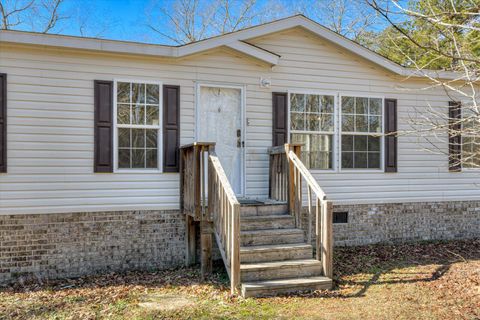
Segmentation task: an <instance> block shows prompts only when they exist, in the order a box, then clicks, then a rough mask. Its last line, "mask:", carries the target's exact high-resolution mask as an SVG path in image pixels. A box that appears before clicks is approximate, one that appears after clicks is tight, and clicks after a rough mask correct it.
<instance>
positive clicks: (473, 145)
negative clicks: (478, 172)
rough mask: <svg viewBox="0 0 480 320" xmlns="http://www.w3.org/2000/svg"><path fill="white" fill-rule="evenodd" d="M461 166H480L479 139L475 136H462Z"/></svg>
mask: <svg viewBox="0 0 480 320" xmlns="http://www.w3.org/2000/svg"><path fill="white" fill-rule="evenodd" d="M462 161H463V163H462V166H463V167H464V168H479V167H480V140H479V139H478V138H475V137H462Z"/></svg>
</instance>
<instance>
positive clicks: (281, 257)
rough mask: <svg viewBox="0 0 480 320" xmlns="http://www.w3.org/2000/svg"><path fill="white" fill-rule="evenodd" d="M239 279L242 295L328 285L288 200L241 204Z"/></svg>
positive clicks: (283, 291)
mask: <svg viewBox="0 0 480 320" xmlns="http://www.w3.org/2000/svg"><path fill="white" fill-rule="evenodd" d="M240 219H241V223H240V226H241V231H240V281H241V293H242V296H244V297H258V296H270V295H277V294H285V293H292V292H297V291H307V290H308V291H311V290H319V289H330V288H331V287H332V280H331V279H330V278H327V277H325V276H323V275H322V274H323V273H322V264H321V262H320V261H318V260H316V259H313V248H312V245H311V244H309V243H307V242H306V239H305V235H304V231H303V230H302V229H299V228H296V227H295V219H294V217H293V216H291V215H290V214H289V212H288V206H287V204H282V203H278V204H274V203H267V204H254V205H242V204H241V207H240Z"/></svg>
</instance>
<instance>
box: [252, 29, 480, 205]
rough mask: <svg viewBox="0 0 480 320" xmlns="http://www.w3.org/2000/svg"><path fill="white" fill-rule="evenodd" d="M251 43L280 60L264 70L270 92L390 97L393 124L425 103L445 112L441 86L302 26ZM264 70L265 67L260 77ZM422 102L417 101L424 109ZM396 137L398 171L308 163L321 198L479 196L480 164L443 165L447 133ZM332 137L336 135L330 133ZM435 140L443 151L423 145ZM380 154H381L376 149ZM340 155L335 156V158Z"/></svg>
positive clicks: (402, 125)
mask: <svg viewBox="0 0 480 320" xmlns="http://www.w3.org/2000/svg"><path fill="white" fill-rule="evenodd" d="M249 42H250V43H252V44H254V45H256V46H259V47H262V48H265V49H267V50H269V51H272V52H275V53H277V54H279V55H280V56H281V59H280V62H279V64H278V65H277V66H275V67H273V71H272V73H271V74H270V80H271V83H272V88H271V89H272V91H274V92H282V91H283V92H287V91H290V92H337V93H338V94H339V95H340V94H341V95H345V96H364V97H368V96H371V97H385V98H392V99H397V103H398V106H397V108H398V127H399V130H403V131H411V130H412V129H413V128H412V126H411V125H410V123H409V119H410V117H412V116H414V115H417V116H418V112H421V111H422V110H425V112H427V109H428V108H432V109H433V110H436V111H440V112H445V114H447V112H448V108H447V107H446V106H447V105H448V101H450V100H451V98H449V97H447V96H446V95H445V92H444V91H443V90H442V89H441V88H438V89H431V90H424V88H425V87H427V86H428V83H427V82H425V81H421V80H416V79H414V78H410V79H409V80H405V79H404V78H402V77H397V76H393V75H392V74H391V73H390V72H389V71H387V70H384V69H382V68H381V67H378V66H376V65H374V64H372V63H370V62H368V61H366V60H364V59H362V58H360V57H358V56H356V55H354V54H352V53H349V52H346V51H345V50H343V49H342V48H340V47H338V46H336V45H334V44H332V43H330V42H328V41H325V40H323V39H319V38H318V37H317V36H315V35H314V34H311V33H309V32H307V31H303V30H301V29H293V30H288V31H285V32H281V33H277V34H272V35H267V36H263V37H259V38H257V39H253V40H250V41H249ZM266 76H267V75H265V77H266ZM423 108H424V109H423ZM428 138H429V140H430V141H432V142H433V143H434V144H435V146H434V147H433V148H432V146H431V145H430V143H429V142H427V140H426V137H419V136H418V135H414V134H410V135H405V134H403V135H401V136H399V137H398V172H397V173H384V172H382V171H380V170H374V172H372V170H341V171H336V172H335V171H334V172H330V171H320V170H312V173H313V175H314V176H315V178H316V179H317V181H318V183H319V185H320V186H321V187H322V188H323V189H324V190H325V191H326V193H327V195H328V198H329V199H332V200H333V201H335V203H345V204H347V203H351V204H355V203H385V202H393V203H395V202H412V201H414V202H421V201H462V200H478V199H480V188H479V187H478V183H477V181H478V179H480V172H479V171H468V172H467V171H465V172H461V173H450V172H449V171H448V155H447V154H446V153H447V152H448V145H447V143H446V141H447V137H446V136H440V139H441V140H443V141H444V142H440V141H438V139H436V138H435V137H433V136H429V137H428ZM334 143H339V141H334ZM436 147H438V148H440V149H441V150H445V153H432V152H429V151H427V150H425V149H430V150H432V149H435V148H436ZM382 158H383V154H382ZM339 161H340V159H337V166H338V165H339V163H338V162H339Z"/></svg>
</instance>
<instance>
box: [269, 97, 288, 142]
mask: <svg viewBox="0 0 480 320" xmlns="http://www.w3.org/2000/svg"><path fill="white" fill-rule="evenodd" d="M287 99H288V94H287V93H285V92H273V93H272V106H273V141H272V144H273V146H274V147H276V146H281V145H283V144H285V143H287V141H288V136H287V135H288V127H287V126H288V123H287V122H288V103H287Z"/></svg>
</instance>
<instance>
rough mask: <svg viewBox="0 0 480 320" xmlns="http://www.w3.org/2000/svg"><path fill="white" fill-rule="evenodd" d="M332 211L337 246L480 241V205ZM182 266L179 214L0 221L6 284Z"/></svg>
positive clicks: (0, 269)
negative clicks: (342, 219)
mask: <svg viewBox="0 0 480 320" xmlns="http://www.w3.org/2000/svg"><path fill="white" fill-rule="evenodd" d="M334 211H335V212H348V223H346V224H334V226H333V234H334V244H335V245H336V246H344V245H347V246H351V245H365V244H372V243H396V242H405V241H420V240H448V239H460V238H461V239H468V238H480V201H457V202H428V203H427V202H418V203H389V204H360V205H334ZM304 212H305V213H306V211H304ZM306 221H307V220H306V215H304V224H303V225H304V226H305V225H306V223H305V222H306ZM313 222H314V221H313ZM214 247H215V245H214ZM217 255H218V254H214V256H217ZM184 263H185V220H184V216H183V215H182V214H181V213H180V212H179V211H178V210H169V211H124V212H95V213H63V214H61V213H60V214H39V215H2V216H0V284H2V283H3V284H5V283H9V282H14V281H23V280H26V279H46V278H48V279H55V278H66V277H78V276H83V275H91V274H101V273H106V272H112V271H128V270H152V269H166V268H174V267H179V266H182V265H184Z"/></svg>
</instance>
